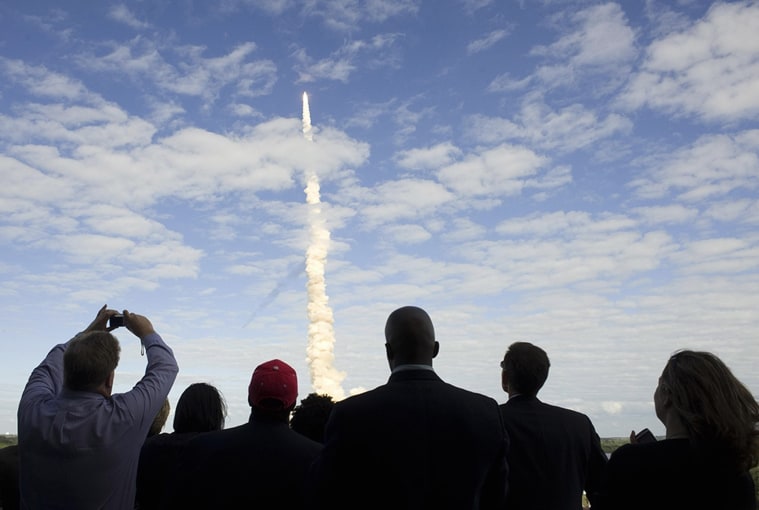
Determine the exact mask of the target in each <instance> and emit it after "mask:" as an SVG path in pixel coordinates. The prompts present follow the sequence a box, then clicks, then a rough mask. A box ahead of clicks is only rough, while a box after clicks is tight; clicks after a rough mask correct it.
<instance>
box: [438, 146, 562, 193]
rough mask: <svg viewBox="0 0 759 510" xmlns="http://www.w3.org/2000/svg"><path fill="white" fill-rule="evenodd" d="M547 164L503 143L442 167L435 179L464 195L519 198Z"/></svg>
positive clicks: (533, 154)
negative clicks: (511, 196) (515, 196)
mask: <svg viewBox="0 0 759 510" xmlns="http://www.w3.org/2000/svg"><path fill="white" fill-rule="evenodd" d="M548 162H549V160H548V158H546V157H543V156H538V155H537V154H535V153H534V152H533V151H531V150H529V149H527V148H525V147H519V146H514V145H507V144H502V145H500V146H498V147H495V148H493V149H488V150H485V151H483V152H481V153H479V154H470V155H468V156H466V157H464V158H463V159H461V160H460V161H457V162H455V163H452V164H451V165H448V166H445V167H443V168H441V169H440V170H439V171H438V172H437V176H438V179H439V180H440V182H442V183H443V184H445V185H446V186H448V187H449V188H450V189H452V190H454V191H455V192H456V193H457V194H459V195H463V196H473V197H476V196H503V195H518V194H519V193H521V191H522V190H523V189H524V187H525V186H526V181H527V179H531V178H534V177H536V176H537V175H538V173H539V171H540V170H541V169H542V168H543V167H545V166H546V165H547V164H548Z"/></svg>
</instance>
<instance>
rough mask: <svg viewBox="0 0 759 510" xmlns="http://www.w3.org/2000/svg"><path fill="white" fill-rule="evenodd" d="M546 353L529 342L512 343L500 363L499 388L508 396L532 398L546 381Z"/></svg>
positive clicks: (548, 364) (547, 366) (549, 365)
mask: <svg viewBox="0 0 759 510" xmlns="http://www.w3.org/2000/svg"><path fill="white" fill-rule="evenodd" d="M550 367H551V362H550V361H549V360H548V355H547V354H546V351H544V350H543V349H541V348H540V347H538V346H537V345H533V344H531V343H529V342H514V343H513V344H511V345H510V346H509V348H508V350H507V351H506V354H505V355H504V357H503V361H502V362H501V369H502V370H501V386H502V387H503V391H505V392H506V393H508V394H509V395H515V394H519V395H527V396H530V397H534V396H535V395H537V394H538V391H540V388H542V387H543V384H544V383H545V382H546V379H548V369H549V368H550Z"/></svg>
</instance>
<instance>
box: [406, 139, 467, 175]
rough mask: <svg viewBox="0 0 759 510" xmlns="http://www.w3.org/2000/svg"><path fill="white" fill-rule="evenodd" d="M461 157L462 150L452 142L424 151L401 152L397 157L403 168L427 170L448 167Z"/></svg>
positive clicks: (424, 149)
mask: <svg viewBox="0 0 759 510" xmlns="http://www.w3.org/2000/svg"><path fill="white" fill-rule="evenodd" d="M459 155H461V149H459V148H458V147H456V146H455V145H453V144H452V143H451V142H444V143H439V144H437V145H433V146H432V147H426V148H423V149H409V150H405V151H401V152H400V153H398V154H397V155H396V159H397V160H398V165H400V166H401V167H402V168H408V169H410V170H427V169H435V168H439V167H441V166H445V165H448V164H450V163H451V162H452V161H453V160H454V159H455V158H457V157H458V156H459Z"/></svg>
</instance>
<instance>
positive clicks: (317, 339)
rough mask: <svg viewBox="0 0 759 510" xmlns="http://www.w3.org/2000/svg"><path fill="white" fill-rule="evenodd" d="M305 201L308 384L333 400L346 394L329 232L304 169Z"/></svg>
mask: <svg viewBox="0 0 759 510" xmlns="http://www.w3.org/2000/svg"><path fill="white" fill-rule="evenodd" d="M303 136H304V138H305V139H306V140H308V141H309V142H313V134H312V133H311V111H310V110H309V107H308V95H307V94H306V93H305V92H304V93H303ZM304 191H305V192H306V203H307V204H308V221H309V225H310V240H309V246H308V249H307V250H306V276H307V278H308V282H307V283H306V288H307V290H308V347H307V348H306V361H307V362H308V366H309V369H310V371H311V386H312V387H313V390H314V391H315V392H316V393H318V394H327V395H330V396H332V398H333V399H335V400H341V399H343V398H344V397H345V392H344V391H343V388H342V386H341V383H342V381H343V379H345V373H344V372H340V371H338V370H337V369H335V367H334V366H333V361H334V359H335V354H334V347H335V331H334V328H333V324H334V317H333V315H332V309H331V308H330V307H329V298H328V297H327V285H326V282H325V279H324V267H325V265H326V263H327V252H328V250H329V240H330V234H329V230H327V227H326V225H325V222H324V218H323V217H322V215H321V197H320V193H319V179H318V177H317V175H316V172H313V171H307V172H306V189H305V190H304Z"/></svg>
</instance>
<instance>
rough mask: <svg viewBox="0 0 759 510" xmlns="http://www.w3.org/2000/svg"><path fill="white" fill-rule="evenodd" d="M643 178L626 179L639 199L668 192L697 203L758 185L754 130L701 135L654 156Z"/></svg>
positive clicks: (758, 147)
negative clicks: (686, 143)
mask: <svg viewBox="0 0 759 510" xmlns="http://www.w3.org/2000/svg"><path fill="white" fill-rule="evenodd" d="M649 166H650V169H649V170H648V172H647V174H646V175H645V176H643V177H640V178H637V179H634V180H633V181H631V182H630V185H631V186H632V187H633V189H634V190H635V192H636V193H637V194H638V196H640V197H641V198H646V199H652V198H661V197H664V196H667V195H669V194H670V193H674V194H676V196H677V198H678V199H679V200H683V201H686V202H694V203H695V202H698V201H702V200H705V199H713V198H718V197H723V196H725V195H727V194H728V193H730V192H732V191H734V190H739V189H742V190H755V189H757V187H759V143H757V137H756V132H755V131H746V132H742V133H737V134H735V135H727V134H724V135H711V136H703V137H701V138H700V139H698V140H697V141H696V142H694V143H693V144H692V145H690V146H688V147H683V148H681V149H679V150H676V151H675V152H673V153H667V154H663V155H661V156H660V157H659V158H656V161H655V162H654V163H650V164H649Z"/></svg>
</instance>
